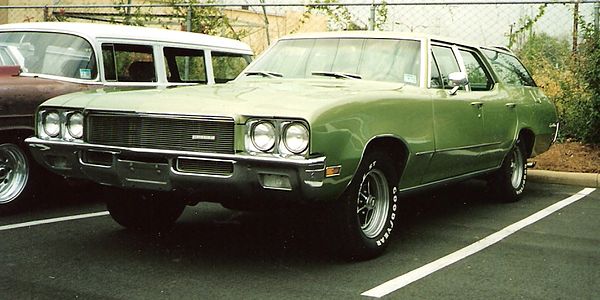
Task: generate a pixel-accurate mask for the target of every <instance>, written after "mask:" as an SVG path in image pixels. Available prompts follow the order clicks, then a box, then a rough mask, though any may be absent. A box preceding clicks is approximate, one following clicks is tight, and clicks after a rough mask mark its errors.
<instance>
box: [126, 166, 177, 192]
mask: <svg viewBox="0 0 600 300" xmlns="http://www.w3.org/2000/svg"><path fill="white" fill-rule="evenodd" d="M117 166H118V169H119V177H120V178H121V183H122V184H123V186H124V187H129V188H139V189H151V190H158V191H170V190H171V189H172V187H171V180H170V179H169V173H170V167H169V165H168V164H161V163H148V162H139V161H131V160H117Z"/></svg>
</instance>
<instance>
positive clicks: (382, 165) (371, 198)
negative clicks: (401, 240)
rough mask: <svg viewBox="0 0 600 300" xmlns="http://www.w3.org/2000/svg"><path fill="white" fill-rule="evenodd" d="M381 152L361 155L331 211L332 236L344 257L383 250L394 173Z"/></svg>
mask: <svg viewBox="0 0 600 300" xmlns="http://www.w3.org/2000/svg"><path fill="white" fill-rule="evenodd" d="M394 165H395V164H394V163H393V160H392V159H391V158H390V157H389V155H388V154H386V153H383V152H371V153H369V154H367V155H366V156H365V157H364V160H363V163H361V165H360V167H359V168H358V171H357V173H356V174H355V176H354V179H353V180H352V182H351V183H350V185H349V186H348V188H347V190H346V191H345V192H344V194H343V195H342V196H341V197H340V199H338V202H337V203H335V205H334V209H333V211H332V212H331V213H333V214H334V216H335V217H333V218H332V221H334V222H336V224H332V227H333V228H337V229H336V230H334V232H335V235H336V236H335V237H334V239H333V241H334V243H336V244H337V245H338V246H339V247H340V248H339V251H340V252H339V253H341V254H342V255H343V256H345V258H347V259H351V260H364V259H369V258H373V257H376V256H378V255H380V254H381V253H383V251H384V250H385V248H386V247H387V245H388V242H389V238H390V236H391V233H392V229H393V228H394V222H395V220H396V210H397V208H398V195H397V192H398V189H397V187H396V184H397V182H398V172H397V170H396V168H395V167H394Z"/></svg>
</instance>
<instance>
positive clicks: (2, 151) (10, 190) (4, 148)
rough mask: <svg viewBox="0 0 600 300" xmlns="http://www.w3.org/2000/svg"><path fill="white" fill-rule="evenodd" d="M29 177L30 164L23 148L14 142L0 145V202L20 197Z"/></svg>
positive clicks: (4, 202)
mask: <svg viewBox="0 0 600 300" xmlns="http://www.w3.org/2000/svg"><path fill="white" fill-rule="evenodd" d="M28 179H29V166H28V165H27V158H25V154H24V153H23V152H22V151H21V149H19V147H17V146H16V145H13V144H2V145H0V204H6V203H9V202H11V201H13V200H15V199H16V198H17V197H19V195H20V194H21V193H22V192H23V190H24V189H25V186H26V185H27V180H28Z"/></svg>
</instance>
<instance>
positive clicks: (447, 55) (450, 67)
mask: <svg viewBox="0 0 600 300" xmlns="http://www.w3.org/2000/svg"><path fill="white" fill-rule="evenodd" d="M431 50H432V51H433V57H434V60H435V61H436V62H437V64H438V67H439V69H440V79H441V84H442V86H443V87H444V88H446V89H449V88H451V87H450V84H449V83H448V74H450V73H453V72H460V68H459V67H458V62H457V61H456V57H454V52H452V49H451V48H448V47H442V46H433V47H431Z"/></svg>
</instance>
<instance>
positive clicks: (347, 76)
mask: <svg viewBox="0 0 600 300" xmlns="http://www.w3.org/2000/svg"><path fill="white" fill-rule="evenodd" d="M311 74H312V75H317V76H329V77H335V78H341V79H362V77H361V76H360V75H358V74H352V73H343V72H326V71H317V72H312V73H311Z"/></svg>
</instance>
